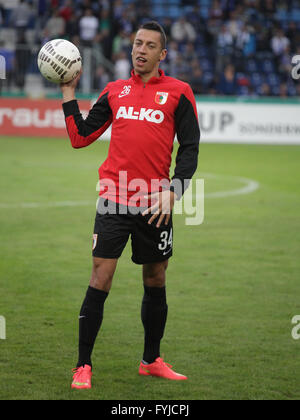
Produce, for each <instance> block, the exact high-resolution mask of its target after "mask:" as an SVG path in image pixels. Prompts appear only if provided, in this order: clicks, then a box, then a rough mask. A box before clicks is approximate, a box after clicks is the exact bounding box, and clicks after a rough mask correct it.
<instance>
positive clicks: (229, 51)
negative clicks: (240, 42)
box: [216, 24, 234, 74]
mask: <svg viewBox="0 0 300 420" xmlns="http://www.w3.org/2000/svg"><path fill="white" fill-rule="evenodd" d="M233 44H234V40H233V36H232V34H231V32H230V31H229V29H228V27H227V26H226V25H225V24H224V25H222V27H221V30H220V33H219V34H218V36H217V41H216V52H217V55H216V73H217V74H219V73H220V72H221V71H222V69H224V67H225V65H226V64H228V63H229V62H230V61H231V57H232V55H233Z"/></svg>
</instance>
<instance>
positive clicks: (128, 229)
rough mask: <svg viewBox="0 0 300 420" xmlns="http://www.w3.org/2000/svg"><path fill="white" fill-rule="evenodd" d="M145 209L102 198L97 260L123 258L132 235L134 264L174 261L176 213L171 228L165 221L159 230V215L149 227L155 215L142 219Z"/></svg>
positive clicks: (97, 224) (96, 234)
mask: <svg viewBox="0 0 300 420" xmlns="http://www.w3.org/2000/svg"><path fill="white" fill-rule="evenodd" d="M144 210H145V208H143V209H139V208H129V207H127V206H124V205H121V204H116V203H113V202H112V201H108V200H104V199H101V198H100V199H99V204H98V208H97V213H96V218H95V226H94V235H93V257H99V258H119V257H120V256H121V254H122V252H123V249H124V248H125V246H126V244H127V241H128V239H129V236H131V249H132V257H131V259H132V261H133V262H134V263H136V264H147V263H154V262H161V261H165V260H167V259H168V258H170V257H171V256H172V249H173V228H172V214H171V217H170V220H169V223H168V224H167V225H165V223H164V222H165V221H164V220H163V222H162V224H161V225H160V227H159V228H157V227H156V223H157V220H158V218H159V216H158V217H157V218H156V219H155V220H154V221H153V222H152V223H151V224H148V220H149V219H150V218H151V216H152V215H151V214H146V215H145V216H142V214H141V213H142V212H143V211H144ZM134 211H135V213H136V214H133V213H134Z"/></svg>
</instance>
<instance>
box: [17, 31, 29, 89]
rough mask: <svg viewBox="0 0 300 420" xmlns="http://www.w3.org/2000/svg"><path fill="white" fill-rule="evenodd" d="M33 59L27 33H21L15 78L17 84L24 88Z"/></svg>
mask: <svg viewBox="0 0 300 420" xmlns="http://www.w3.org/2000/svg"><path fill="white" fill-rule="evenodd" d="M30 59H31V49H30V46H29V45H28V43H27V41H26V38H25V34H24V33H22V34H20V38H19V43H18V44H17V47H16V53H15V66H14V78H15V82H16V86H17V87H18V88H19V89H23V88H24V85H25V74H26V71H27V69H28V66H29V63H30Z"/></svg>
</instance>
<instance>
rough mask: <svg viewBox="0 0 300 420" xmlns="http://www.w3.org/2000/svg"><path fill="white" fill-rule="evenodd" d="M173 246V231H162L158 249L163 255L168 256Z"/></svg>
mask: <svg viewBox="0 0 300 420" xmlns="http://www.w3.org/2000/svg"><path fill="white" fill-rule="evenodd" d="M172 246H173V229H172V228H171V229H170V231H168V230H163V231H162V232H161V233H160V242H159V244H158V249H159V250H160V251H161V252H162V254H163V255H166V254H168V253H169V252H171V251H172Z"/></svg>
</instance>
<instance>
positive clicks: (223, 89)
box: [218, 64, 238, 95]
mask: <svg viewBox="0 0 300 420" xmlns="http://www.w3.org/2000/svg"><path fill="white" fill-rule="evenodd" d="M237 89H238V84H237V77H236V73H235V68H234V67H233V65H231V64H229V65H227V66H226V67H225V70H224V73H223V74H222V75H221V78H220V81H219V84H218V93H220V94H221V95H236V94H237Z"/></svg>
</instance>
